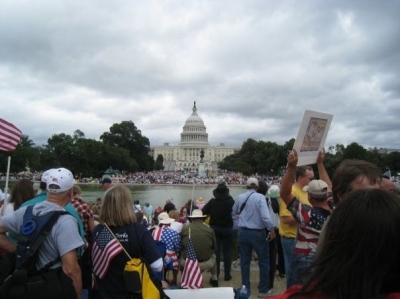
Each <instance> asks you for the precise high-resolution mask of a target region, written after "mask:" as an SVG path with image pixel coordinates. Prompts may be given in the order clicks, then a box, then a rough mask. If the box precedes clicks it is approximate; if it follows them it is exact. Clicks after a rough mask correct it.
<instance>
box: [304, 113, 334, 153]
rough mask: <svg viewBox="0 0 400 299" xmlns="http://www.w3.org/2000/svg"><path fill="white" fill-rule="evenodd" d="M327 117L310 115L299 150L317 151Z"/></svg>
mask: <svg viewBox="0 0 400 299" xmlns="http://www.w3.org/2000/svg"><path fill="white" fill-rule="evenodd" d="M327 123H328V120H327V119H322V118H315V117H311V118H310V122H309V123H308V126H307V130H306V133H305V135H304V140H303V143H302V145H301V149H300V152H311V151H318V150H319V148H320V146H321V142H322V138H323V136H324V133H325V129H326V125H327Z"/></svg>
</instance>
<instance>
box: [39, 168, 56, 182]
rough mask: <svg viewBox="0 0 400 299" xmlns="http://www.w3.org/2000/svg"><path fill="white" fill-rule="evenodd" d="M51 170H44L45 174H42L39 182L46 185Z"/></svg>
mask: <svg viewBox="0 0 400 299" xmlns="http://www.w3.org/2000/svg"><path fill="white" fill-rule="evenodd" d="M52 170H53V169H49V170H46V171H45V172H43V173H42V177H41V178H40V181H42V182H43V183H47V179H48V177H49V173H50V172H51V171H52Z"/></svg>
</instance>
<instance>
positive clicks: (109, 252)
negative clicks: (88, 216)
mask: <svg viewBox="0 0 400 299" xmlns="http://www.w3.org/2000/svg"><path fill="white" fill-rule="evenodd" d="M122 250H123V249H122V247H121V245H120V244H119V242H118V240H117V239H115V238H114V237H113V235H112V234H111V233H110V232H109V230H108V229H107V228H106V227H105V226H103V228H102V229H101V231H100V232H99V233H97V234H96V236H95V237H94V244H93V249H92V260H93V272H94V274H96V275H97V276H98V277H99V278H100V279H103V278H104V277H105V276H106V274H107V271H108V268H109V267H110V263H111V261H112V260H113V258H114V257H115V256H117V255H118V254H120V253H121V252H122Z"/></svg>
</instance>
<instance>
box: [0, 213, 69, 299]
mask: <svg viewBox="0 0 400 299" xmlns="http://www.w3.org/2000/svg"><path fill="white" fill-rule="evenodd" d="M32 210H33V206H28V207H27V208H26V211H25V214H24V217H23V223H22V226H21V228H20V232H19V235H18V245H17V251H16V255H14V258H15V262H12V263H13V267H11V271H10V273H9V275H8V277H7V278H6V279H5V280H4V282H3V283H2V284H1V286H0V299H3V298H4V299H6V298H7V299H14V298H15V299H16V298H18V299H25V298H26V299H39V298H40V299H47V298H48V299H50V298H76V292H75V289H74V288H73V285H72V280H71V279H70V278H69V277H67V276H66V275H65V274H64V273H63V271H62V269H61V267H58V268H57V269H50V267H51V266H53V265H55V264H56V263H58V262H60V261H61V258H60V257H58V258H56V259H55V260H54V261H52V262H50V263H48V264H47V265H45V266H44V267H43V268H42V269H39V270H38V269H36V262H37V260H38V249H39V248H40V246H41V245H42V243H43V241H44V240H45V239H46V238H47V236H48V234H49V233H50V231H51V229H52V227H53V225H54V223H55V222H56V221H57V219H58V217H60V216H61V215H63V214H68V213H67V212H66V211H52V212H49V213H47V214H44V215H40V216H35V215H33V214H32Z"/></svg>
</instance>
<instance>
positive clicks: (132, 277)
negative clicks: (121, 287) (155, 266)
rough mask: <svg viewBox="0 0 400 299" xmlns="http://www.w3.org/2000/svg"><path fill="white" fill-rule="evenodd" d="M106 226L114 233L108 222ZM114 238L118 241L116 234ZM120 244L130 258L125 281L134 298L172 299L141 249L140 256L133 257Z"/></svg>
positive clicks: (125, 269) (137, 238) (125, 271)
mask: <svg viewBox="0 0 400 299" xmlns="http://www.w3.org/2000/svg"><path fill="white" fill-rule="evenodd" d="M105 226H106V227H107V229H108V230H109V231H110V233H111V234H112V235H114V233H113V232H112V231H111V229H110V228H109V227H108V226H107V225H106V224H105ZM134 228H135V234H136V240H137V242H138V244H140V248H142V244H141V242H140V240H139V236H138V233H137V229H136V225H134ZM114 238H115V239H116V240H117V241H118V239H117V238H116V237H115V236H114ZM118 243H119V241H118ZM119 246H121V247H122V249H123V250H124V252H125V254H126V255H127V257H128V258H129V260H128V261H127V262H126V264H125V268H124V281H125V287H126V290H127V291H128V292H129V293H130V294H131V296H132V298H135V299H136V298H141V299H170V298H169V297H168V296H167V295H166V294H165V292H164V290H163V288H162V286H161V284H160V282H159V281H158V279H157V278H156V277H155V275H154V273H153V270H152V269H151V268H150V266H149V264H148V262H147V261H146V259H145V258H144V257H143V256H142V255H141V253H140V250H139V257H138V258H132V257H131V256H130V255H129V253H128V252H127V251H126V250H125V248H124V247H123V246H122V244H121V243H119Z"/></svg>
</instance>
